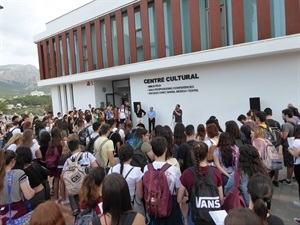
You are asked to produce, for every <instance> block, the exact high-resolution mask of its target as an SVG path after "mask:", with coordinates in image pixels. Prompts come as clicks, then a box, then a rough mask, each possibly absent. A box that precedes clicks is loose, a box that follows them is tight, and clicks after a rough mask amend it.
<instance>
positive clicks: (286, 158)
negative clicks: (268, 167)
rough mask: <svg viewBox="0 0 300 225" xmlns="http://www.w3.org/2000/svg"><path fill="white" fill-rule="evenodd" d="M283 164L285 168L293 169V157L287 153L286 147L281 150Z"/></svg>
mask: <svg viewBox="0 0 300 225" xmlns="http://www.w3.org/2000/svg"><path fill="white" fill-rule="evenodd" d="M282 155H283V163H284V166H285V167H294V157H293V156H292V155H291V153H289V151H288V148H287V147H283V148H282Z"/></svg>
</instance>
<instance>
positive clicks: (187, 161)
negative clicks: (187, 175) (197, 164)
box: [178, 140, 196, 172]
mask: <svg viewBox="0 0 300 225" xmlns="http://www.w3.org/2000/svg"><path fill="white" fill-rule="evenodd" d="M195 143H196V141H195V140H191V141H187V142H185V143H184V144H182V145H181V146H180V147H179V152H178V154H179V155H178V158H179V159H180V161H181V165H180V169H181V172H183V171H184V170H186V169H187V168H189V167H191V166H193V165H194V163H193V162H192V159H191V151H192V149H193V147H194V145H195Z"/></svg>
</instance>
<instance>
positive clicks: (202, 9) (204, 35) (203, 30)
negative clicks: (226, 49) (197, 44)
mask: <svg viewBox="0 0 300 225" xmlns="http://www.w3.org/2000/svg"><path fill="white" fill-rule="evenodd" d="M207 11H208V2H206V1H203V0H199V14H200V18H199V19H200V40H201V50H206V49H208V40H209V38H208V33H209V32H208V30H207V22H206V20H207V19H209V18H207V15H206V14H207Z"/></svg>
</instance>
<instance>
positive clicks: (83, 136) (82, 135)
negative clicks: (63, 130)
mask: <svg viewBox="0 0 300 225" xmlns="http://www.w3.org/2000/svg"><path fill="white" fill-rule="evenodd" d="M90 126H91V125H89V126H87V127H86V128H84V129H83V130H82V131H79V133H78V136H79V140H80V143H81V145H83V146H84V147H86V138H87V137H90V134H89V130H88V129H89V127H90Z"/></svg>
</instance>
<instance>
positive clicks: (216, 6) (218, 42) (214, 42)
mask: <svg viewBox="0 0 300 225" xmlns="http://www.w3.org/2000/svg"><path fill="white" fill-rule="evenodd" d="M209 26H210V48H219V47H222V37H221V18H220V1H218V0H217V1H216V0H209Z"/></svg>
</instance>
